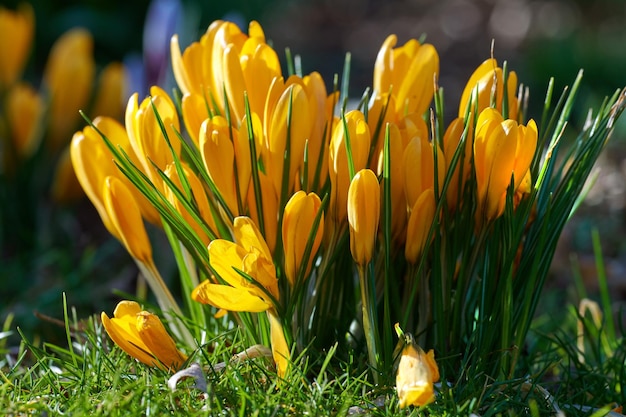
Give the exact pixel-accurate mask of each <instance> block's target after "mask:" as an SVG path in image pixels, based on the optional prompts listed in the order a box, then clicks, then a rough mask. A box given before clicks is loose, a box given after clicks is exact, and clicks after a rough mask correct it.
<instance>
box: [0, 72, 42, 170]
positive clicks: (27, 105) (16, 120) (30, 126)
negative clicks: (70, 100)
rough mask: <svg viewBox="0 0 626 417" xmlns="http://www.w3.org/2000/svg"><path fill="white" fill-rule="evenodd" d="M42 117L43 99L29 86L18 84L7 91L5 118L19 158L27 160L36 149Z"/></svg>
mask: <svg viewBox="0 0 626 417" xmlns="http://www.w3.org/2000/svg"><path fill="white" fill-rule="evenodd" d="M43 115H44V103H43V99H42V98H41V96H40V95H39V94H38V93H37V91H35V89H34V88H32V87H31V86H30V85H28V84H26V83H18V84H16V85H14V86H13V87H12V88H11V89H10V90H9V92H8V94H7V97H6V118H7V123H8V125H9V131H10V135H11V140H12V142H13V147H14V148H15V151H16V154H17V155H18V156H19V157H21V158H27V157H29V156H31V155H32V154H33V152H34V151H35V149H36V148H37V145H38V144H39V141H38V139H40V136H41V134H42V132H41V124H42V118H43Z"/></svg>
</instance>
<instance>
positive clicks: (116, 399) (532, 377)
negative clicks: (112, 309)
mask: <svg viewBox="0 0 626 417" xmlns="http://www.w3.org/2000/svg"><path fill="white" fill-rule="evenodd" d="M552 307H553V310H556V311H549V312H546V314H545V315H544V316H540V317H539V318H537V319H536V320H535V322H534V325H533V331H532V332H531V336H530V337H529V339H528V343H527V346H525V347H524V353H523V355H522V358H523V360H525V361H528V362H529V363H530V367H529V368H530V369H531V373H530V374H529V375H528V376H527V377H526V378H524V379H518V380H513V381H505V382H501V383H498V384H494V383H492V381H490V380H488V379H486V378H484V377H482V376H481V375H467V374H466V373H465V372H464V370H461V372H459V375H458V377H457V379H456V380H453V381H447V382H443V383H442V384H441V385H440V386H439V388H438V394H437V400H436V402H435V403H434V404H432V405H430V406H429V407H427V408H423V409H418V408H414V407H409V408H407V409H404V410H400V409H399V408H398V399H397V396H396V394H395V388H394V386H393V381H394V375H393V371H392V370H389V372H388V374H387V377H388V378H387V381H386V383H381V385H380V386H373V385H372V383H371V377H370V374H369V372H368V371H367V367H366V363H365V355H364V354H363V352H354V354H353V355H350V356H349V357H346V358H339V357H337V356H336V355H335V350H334V349H332V348H331V349H329V351H327V352H309V351H305V352H304V354H302V355H301V356H300V357H298V358H297V359H296V360H295V366H293V367H292V369H293V371H292V373H291V375H290V376H289V378H287V380H285V381H280V382H278V381H279V380H278V379H277V377H276V374H275V370H274V368H273V364H272V363H271V360H270V359H269V358H256V359H249V360H245V361H233V360H231V359H232V358H233V355H234V354H235V353H237V352H240V351H242V350H244V349H245V348H246V347H247V346H244V345H243V343H242V340H241V337H240V334H239V332H238V331H237V330H228V331H223V330H222V331H219V334H213V335H208V336H210V337H212V338H211V339H207V340H208V341H207V342H206V343H205V344H204V345H203V346H201V347H200V348H198V349H197V350H196V351H195V352H194V353H193V354H192V355H190V360H189V363H192V362H197V363H199V364H200V365H201V367H202V369H203V373H204V378H205V379H206V381H207V387H208V389H207V392H203V391H200V390H198V389H196V388H195V387H194V384H193V379H191V378H187V379H182V380H181V381H180V382H179V383H178V389H177V390H176V391H171V390H170V389H169V388H168V379H169V377H170V376H171V375H170V374H168V373H167V372H164V371H160V370H158V369H153V368H149V367H147V366H144V365H142V364H140V363H138V362H136V361H135V360H133V359H131V358H130V357H129V356H128V355H126V354H125V353H124V352H122V351H121V350H120V349H119V348H117V347H116V346H114V345H113V344H112V342H111V341H110V339H109V338H108V336H107V335H106V333H105V332H104V329H103V328H102V326H101V324H100V322H99V320H98V319H96V318H95V317H90V318H88V319H86V320H78V319H77V318H76V317H75V316H74V315H73V314H72V317H67V318H66V320H67V321H66V323H67V326H66V332H67V333H66V335H67V337H68V340H69V341H70V342H71V344H67V345H66V346H59V345H54V344H48V343H43V345H41V346H36V345H34V344H32V343H31V342H30V341H28V340H27V339H26V338H24V339H22V343H21V344H20V346H19V350H18V351H17V352H16V351H15V349H14V351H11V349H10V347H9V346H7V343H6V341H7V340H8V333H10V332H9V331H8V326H5V327H7V329H5V331H4V332H3V333H1V334H0V353H2V359H0V370H1V372H2V373H1V374H0V382H1V383H0V409H1V410H3V411H2V413H4V414H7V415H61V414H64V415H67V414H71V415H87V414H89V415H102V416H136V415H144V416H161V415H232V416H283V415H312V416H317V415H319V416H326V415H336V416H345V415H367V416H394V415H413V416H417V415H431V416H457V415H467V416H469V415H470V414H472V413H473V414H474V415H479V416H542V415H554V414H555V413H556V411H557V410H559V409H560V410H562V411H563V412H565V414H566V415H567V416H570V415H571V416H577V415H581V416H582V415H592V414H593V415H598V416H600V415H607V413H608V411H609V410H610V407H612V406H613V404H614V403H619V404H624V403H625V402H626V395H625V394H624V392H622V388H621V387H622V385H623V383H624V381H626V369H625V368H624V361H625V360H626V344H625V343H624V340H623V339H622V338H621V337H620V338H617V339H614V340H613V341H610V343H608V344H607V343H606V332H605V329H604V328H603V327H600V328H597V327H595V328H594V326H593V324H592V323H591V321H590V320H586V321H585V323H586V329H587V331H586V333H585V350H584V356H583V358H584V360H583V361H581V360H580V358H579V355H578V353H579V351H578V350H577V348H576V324H577V320H578V318H579V317H578V316H577V313H576V312H575V310H576V309H573V308H571V309H560V310H559V309H554V308H555V307H557V305H555V304H553V305H552ZM66 316H67V315H66ZM557 323H558V325H557ZM215 330H216V331H218V329H217V328H216V329H215ZM620 330H621V329H620ZM619 333H621V332H619ZM441 360H444V361H445V360H446V359H445V357H444V358H441ZM220 363H225V364H226V366H224V367H223V369H222V368H221V365H218V364H220ZM216 365H217V366H216ZM603 407H604V408H603ZM594 412H595V414H594Z"/></svg>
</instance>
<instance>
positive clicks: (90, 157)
mask: <svg viewBox="0 0 626 417" xmlns="http://www.w3.org/2000/svg"><path fill="white" fill-rule="evenodd" d="M93 125H94V127H95V128H94V127H91V126H87V127H85V128H84V129H83V130H82V131H78V132H76V133H75V134H74V136H73V138H72V142H71V144H70V154H71V158H72V166H73V167H74V171H75V173H76V177H77V178H78V181H79V182H80V185H81V186H82V188H83V190H84V191H85V194H87V197H89V200H91V203H92V204H93V205H94V206H95V208H96V210H97V211H98V214H99V215H100V218H101V219H102V222H103V223H104V225H105V226H106V228H107V229H108V230H109V232H111V233H112V234H113V235H114V236H116V237H117V234H116V231H115V229H114V228H113V227H112V225H111V222H110V220H109V215H108V214H107V212H106V210H105V209H104V203H103V201H104V199H103V196H102V190H103V188H102V186H103V184H104V181H105V178H106V177H108V176H114V177H117V178H118V179H120V180H121V181H123V182H124V183H125V184H126V186H127V188H128V189H129V190H130V192H131V193H132V194H133V197H134V200H135V201H136V203H137V204H139V206H140V207H141V214H142V216H143V217H144V218H145V219H146V220H147V221H149V222H150V223H153V224H160V222H161V220H160V216H159V214H158V213H157V211H156V209H155V208H154V206H152V205H151V204H150V203H149V202H148V200H147V199H146V198H145V197H144V196H143V194H141V192H140V191H139V190H138V189H137V188H136V187H135V186H134V185H132V184H131V183H130V180H128V178H126V176H125V175H124V174H122V172H121V171H120V170H119V168H118V167H117V165H116V164H115V162H114V158H113V155H112V154H111V152H110V151H109V149H108V148H107V146H106V144H105V143H104V140H103V139H102V137H100V134H99V133H98V132H97V131H96V128H97V129H98V130H100V131H101V132H102V133H103V134H104V135H105V136H106V137H107V138H108V139H109V140H110V141H111V142H112V143H113V145H115V146H116V147H120V148H121V149H123V150H124V151H125V152H126V154H127V155H128V156H129V157H130V158H131V161H132V162H133V164H135V166H141V165H140V163H139V160H138V159H137V157H136V156H135V153H134V151H133V149H132V148H131V146H130V142H129V139H128V135H127V133H126V130H125V129H124V126H122V125H121V124H120V123H119V122H118V121H116V120H114V119H111V118H109V117H97V118H96V119H94V120H93Z"/></svg>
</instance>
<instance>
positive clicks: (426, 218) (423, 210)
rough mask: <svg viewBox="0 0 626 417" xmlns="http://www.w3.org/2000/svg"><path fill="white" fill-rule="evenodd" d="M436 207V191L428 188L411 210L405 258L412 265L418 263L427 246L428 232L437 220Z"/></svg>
mask: <svg viewBox="0 0 626 417" xmlns="http://www.w3.org/2000/svg"><path fill="white" fill-rule="evenodd" d="M436 205H437V204H436V202H435V191H434V190H433V189H432V188H427V189H426V190H424V191H423V192H422V194H421V195H420V196H419V197H418V198H417V200H416V201H415V204H414V205H413V207H412V208H411V211H410V214H409V223H408V225H407V231H406V244H405V246H404V257H405V258H406V260H407V262H409V263H411V264H416V263H417V262H418V258H419V256H420V254H421V253H422V250H423V249H424V246H426V242H427V238H428V232H429V231H430V226H431V224H432V222H433V220H434V218H435V208H436Z"/></svg>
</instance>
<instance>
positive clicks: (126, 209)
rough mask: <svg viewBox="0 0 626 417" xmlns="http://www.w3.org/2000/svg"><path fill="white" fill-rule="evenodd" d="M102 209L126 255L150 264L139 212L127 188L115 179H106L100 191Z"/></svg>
mask: <svg viewBox="0 0 626 417" xmlns="http://www.w3.org/2000/svg"><path fill="white" fill-rule="evenodd" d="M102 197H103V203H104V208H105V210H106V211H107V214H108V215H109V219H110V220H111V224H112V225H113V227H114V228H115V229H116V230H117V233H116V234H115V235H116V236H117V237H118V238H119V240H120V241H121V242H122V244H123V245H124V247H125V248H126V250H127V251H128V253H130V255H131V256H132V257H133V258H135V259H137V260H138V261H140V262H143V263H151V262H152V245H151V244H150V239H149V238H148V234H147V233H146V228H145V226H144V224H143V218H142V217H141V211H140V210H139V206H138V205H137V203H136V202H135V199H134V197H133V195H132V194H131V192H130V191H129V189H128V187H127V186H126V185H125V184H124V183H123V182H122V181H121V180H120V179H118V178H117V177H114V176H109V177H106V178H105V180H104V184H103V191H102Z"/></svg>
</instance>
